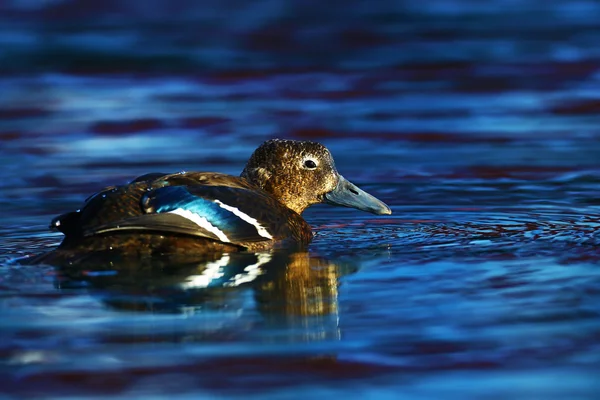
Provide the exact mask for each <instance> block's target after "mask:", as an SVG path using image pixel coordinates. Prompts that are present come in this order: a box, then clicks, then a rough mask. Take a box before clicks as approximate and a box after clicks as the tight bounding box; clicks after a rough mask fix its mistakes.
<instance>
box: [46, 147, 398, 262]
mask: <svg viewBox="0 0 600 400" xmlns="http://www.w3.org/2000/svg"><path fill="white" fill-rule="evenodd" d="M323 202H325V203H331V204H336V205H341V206H345V207H353V208H358V209H361V210H364V211H368V212H372V213H375V214H390V213H391V211H390V209H389V208H388V207H387V206H386V205H385V204H384V203H382V202H381V201H379V200H377V199H376V198H375V197H373V196H371V195H369V194H368V193H366V192H364V191H362V190H361V189H359V188H358V187H356V186H354V185H353V184H351V183H350V182H348V181H347V180H345V179H344V178H343V177H342V176H341V175H340V174H339V173H338V172H337V170H336V169H335V165H334V162H333V158H332V157H331V154H330V153H329V150H327V149H326V148H325V147H324V146H323V145H321V144H319V143H314V142H299V141H292V140H279V139H274V140H270V141H267V142H265V143H264V144H263V145H261V146H260V147H259V148H258V149H257V150H256V151H255V152H254V153H253V155H252V157H251V158H250V160H249V161H248V164H247V165H246V167H245V169H244V170H243V172H242V174H241V176H240V177H235V176H231V175H226V174H221V173H215V172H181V173H175V174H164V173H150V174H146V175H143V176H140V177H138V178H136V179H134V180H133V181H131V182H130V183H128V184H126V185H123V186H112V187H108V188H105V189H104V190H102V191H100V192H99V193H96V194H95V195H93V196H91V197H89V198H88V199H87V200H86V201H85V203H84V205H83V207H82V208H81V209H80V210H77V211H73V212H68V213H65V214H62V215H60V216H58V217H56V218H54V219H53V220H52V222H51V224H50V228H51V229H53V230H58V231H60V232H62V233H64V234H65V238H64V240H63V242H62V243H61V245H60V246H59V247H58V248H57V249H56V250H55V251H54V252H50V258H48V257H44V258H42V259H39V261H41V262H44V261H45V260H48V259H52V258H56V257H57V256H58V257H59V258H61V259H65V257H66V259H69V258H72V257H74V256H75V255H81V254H89V253H94V252H104V253H105V252H112V251H120V252H122V253H127V254H140V255H141V254H144V255H148V254H150V255H152V254H161V255H163V254H178V253H180V254H190V253H193V254H196V255H197V254H203V253H215V254H222V253H226V252H232V251H239V250H249V251H261V250H267V249H271V248H279V247H286V248H289V247H295V248H303V247H306V246H307V245H308V244H309V243H310V241H311V240H312V237H313V234H312V231H311V228H310V226H309V224H308V223H307V222H306V221H305V220H304V219H303V218H302V216H301V213H302V211H304V209H306V208H307V207H308V206H310V205H311V204H315V203H323ZM215 257H216V255H215Z"/></svg>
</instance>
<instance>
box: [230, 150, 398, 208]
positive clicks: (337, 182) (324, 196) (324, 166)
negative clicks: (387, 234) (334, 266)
mask: <svg viewBox="0 0 600 400" xmlns="http://www.w3.org/2000/svg"><path fill="white" fill-rule="evenodd" d="M241 177H242V178H244V179H246V180H247V181H249V182H251V183H252V184H254V185H256V186H259V187H260V188H262V189H263V190H265V191H267V192H269V193H270V194H271V195H273V196H274V197H275V198H277V199H278V200H279V201H281V202H282V203H283V204H285V205H286V206H287V207H288V208H290V209H292V210H294V211H296V212H297V213H298V214H301V213H302V212H303V211H304V210H305V209H306V208H307V207H309V206H310V205H312V204H316V203H328V204H333V205H338V206H344V207H351V208H356V209H359V210H363V211H367V212H370V213H373V214H378V215H383V214H391V213H392V211H391V210H390V208H389V207H388V206H387V205H386V204H385V203H383V202H382V201H380V200H378V199H377V198H375V197H373V196H371V195H370V194H368V193H367V192H365V191H363V190H361V189H359V188H358V187H357V186H355V185H354V184H352V183H351V182H349V181H347V180H346V179H345V178H344V177H343V176H342V175H340V174H339V173H338V171H337V170H336V168H335V163H334V161H333V157H332V156H331V153H330V152H329V150H328V149H327V148H326V147H325V146H323V145H322V144H320V143H315V142H308V141H296V140H282V139H273V140H268V141H266V142H265V143H263V144H262V145H261V146H260V147H259V148H258V149H256V150H255V151H254V153H253V154H252V156H251V157H250V160H248V163H247V164H246V168H244V171H242V174H241Z"/></svg>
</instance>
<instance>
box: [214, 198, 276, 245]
mask: <svg viewBox="0 0 600 400" xmlns="http://www.w3.org/2000/svg"><path fill="white" fill-rule="evenodd" d="M215 203H217V204H218V205H219V206H220V207H221V208H224V209H225V210H227V211H231V212H232V213H233V214H235V215H236V216H238V217H240V218H241V219H242V220H244V221H246V222H247V223H249V224H252V225H254V227H255V228H256V231H257V232H258V234H259V235H260V236H262V237H265V238H267V239H273V236H271V234H270V233H269V232H268V231H267V230H266V229H265V227H264V226H262V225H261V224H260V222H258V221H257V220H256V219H254V218H252V217H251V216H249V215H248V214H246V213H243V212H241V211H240V210H238V209H237V208H235V207H232V206H228V205H227V204H224V203H222V202H221V201H219V200H215Z"/></svg>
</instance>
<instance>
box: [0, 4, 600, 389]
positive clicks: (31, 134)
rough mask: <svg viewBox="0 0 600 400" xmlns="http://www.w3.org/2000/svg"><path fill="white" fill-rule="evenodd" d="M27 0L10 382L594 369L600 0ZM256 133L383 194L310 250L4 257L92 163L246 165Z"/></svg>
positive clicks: (8, 164)
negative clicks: (94, 2) (58, 262)
mask: <svg viewBox="0 0 600 400" xmlns="http://www.w3.org/2000/svg"><path fill="white" fill-rule="evenodd" d="M27 3H28V2H14V6H11V7H8V8H7V9H6V12H9V13H10V14H5V15H14V16H19V18H21V19H20V20H19V21H21V22H20V23H16V22H14V21H13V23H12V24H5V25H4V27H3V28H2V29H3V30H2V36H0V39H1V40H3V43H5V44H6V46H5V47H4V50H3V52H2V53H1V54H0V57H3V60H4V61H5V62H3V64H2V65H4V66H3V67H2V73H1V74H0V89H1V95H0V124H1V125H0V154H1V156H2V173H3V177H2V180H0V190H1V195H0V209H1V210H2V214H1V218H2V220H1V221H2V223H1V226H0V382H2V383H1V385H0V387H1V389H2V392H3V393H5V394H6V395H7V396H15V397H19V396H41V395H46V396H49V397H64V396H68V395H72V396H92V397H93V396H106V395H115V396H120V397H122V398H129V397H130V396H132V395H155V396H159V397H160V396H167V395H169V396H190V397H192V396H193V397H214V396H225V397H236V396H240V397H247V396H249V395H256V396H257V397H261V398H296V397H307V396H319V395H336V396H339V395H344V396H346V397H349V398H353V397H361V398H362V397H367V396H371V397H375V396H377V397H378V398H379V397H382V398H383V397H389V398H403V397H404V398H545V399H552V398H557V399H558V398H589V399H592V398H595V396H596V394H597V393H598V392H599V391H600V384H599V383H598V380H597V376H598V375H599V373H600V269H599V268H598V267H599V262H600V156H599V155H600V130H599V128H598V127H599V126H600V114H599V113H598V111H599V110H600V96H599V95H598V93H600V61H598V56H599V54H600V53H599V51H598V46H597V43H598V42H599V41H600V36H599V35H598V32H597V30H596V29H595V27H596V26H595V25H596V24H597V21H598V18H600V17H599V16H598V15H599V14H600V9H599V8H598V6H597V5H596V4H595V3H593V2H585V1H581V2H577V3H572V2H567V1H564V2H562V1H559V2H553V3H552V4H553V5H552V6H549V5H547V4H546V3H545V2H544V3H542V2H537V1H533V0H531V1H524V2H521V3H522V4H521V6H516V5H515V4H516V3H517V2H510V1H493V2H488V3H489V4H490V5H489V6H483V5H478V4H479V3H477V4H474V3H473V4H471V2H468V1H457V2H450V1H435V2H428V3H427V4H428V5H422V6H410V7H409V6H408V5H405V6H404V8H399V9H395V8H394V7H392V6H391V5H388V6H387V8H386V7H382V8H381V9H378V8H377V7H373V9H370V10H368V11H366V10H363V9H362V8H361V7H360V6H359V5H358V4H356V5H355V4H354V3H353V2H350V3H349V4H350V5H349V6H348V7H347V8H346V9H345V11H344V12H343V13H339V14H336V18H333V19H331V20H330V21H335V22H332V23H326V21H327V20H322V19H320V18H324V17H322V16H321V17H319V16H317V14H316V13H315V12H314V11H311V10H307V9H305V8H303V7H302V6H300V5H296V4H295V3H294V2H290V3H289V4H291V5H294V6H289V8H283V9H279V8H277V7H275V6H274V5H273V4H271V5H268V4H267V3H269V2H261V3H260V4H263V8H261V10H262V11H260V12H259V11H256V10H254V11H253V13H251V14H248V12H247V10H246V11H244V10H243V9H242V8H243V7H242V8H240V9H239V10H238V11H236V12H232V13H231V14H229V17H228V18H229V20H230V23H229V24H223V23H221V22H219V21H221V18H224V17H219V15H222V11H219V6H218V5H213V6H211V7H212V8H210V10H211V11H210V13H208V14H205V13H202V12H200V11H195V9H194V8H190V7H191V6H189V5H187V8H185V7H183V6H182V7H183V8H182V10H183V11H181V10H180V11H178V9H177V7H174V9H172V10H170V12H172V13H173V14H172V15H173V16H174V17H173V18H174V21H175V22H177V24H175V22H169V23H164V24H163V25H161V24H157V23H156V21H157V20H158V21H160V13H161V12H162V11H160V10H157V11H156V14H152V13H150V14H144V13H141V12H139V9H135V7H134V8H133V9H128V10H124V11H123V10H120V12H122V13H123V14H122V15H124V16H126V17H127V16H129V19H127V18H125V17H124V19H120V18H117V17H114V15H117V14H114V13H113V12H114V11H115V10H113V8H115V7H116V8H118V7H119V6H116V5H110V4H109V5H106V6H98V9H96V10H91V11H90V10H87V9H86V8H85V7H79V8H78V7H75V6H73V7H72V8H69V9H68V10H70V11H69V12H67V11H68V10H67V11H66V9H61V8H60V7H61V2H47V4H46V5H45V6H44V7H46V8H39V9H37V8H35V7H33V8H30V7H29V6H27V7H26V6H25V4H27ZM63 3H65V4H68V3H72V4H79V2H63ZM183 3H184V2H182V3H181V4H183ZM357 3H358V2H357ZM513 3H515V4H513ZM131 4H137V3H136V2H132V3H131ZM269 4H270V3H269ZM410 4H413V2H411V3H410ZM238 6H239V5H238ZM40 7H41V6H40ZM103 7H104V8H103ZM239 7H241V6H239ZM331 7H333V6H331ZM57 10H58V11H57ZM189 10H192V11H189ZM163 11H164V10H163ZM188 11H189V15H188V17H189V19H186V18H185V16H186V15H187V12H188ZM87 13H93V15H96V16H97V18H96V19H87V20H85V18H91V17H90V16H89V15H88V14H87ZM128 13H129V14H128ZM290 13H291V14H290ZM323 13H324V15H329V16H331V15H333V14H334V13H335V9H333V8H329V7H324V8H323ZM194 15H195V16H196V17H194ZM198 15H201V16H204V17H202V18H206V20H207V21H213V24H212V25H211V24H209V25H203V24H198V22H197V21H198V20H197V19H194V18H201V17H199V16H198ZM249 15H252V17H250V16H249ZM289 15H294V18H289ZM57 16H60V18H58V17H57ZM111 16H113V17H111ZM244 16H245V18H244ZM176 17H177V18H176ZM358 17H360V18H359V19H360V20H361V21H362V25H360V26H358V27H357V26H356V24H355V21H356V20H357V18H358ZM61 18H62V19H61ZM178 18H179V19H178ZM78 20H80V21H81V20H85V21H92V20H93V21H96V22H95V23H93V24H92V23H89V24H88V23H86V24H83V23H76V21H78ZM65 21H66V22H65ZM277 21H287V22H289V24H288V23H282V22H279V23H276V22H277ZM290 21H292V22H290ZM511 21H512V23H511ZM317 28H318V29H317ZM194 29H199V32H200V33H203V32H207V31H211V29H218V32H219V35H217V34H215V37H219V38H221V40H220V41H219V40H214V41H209V40H206V39H205V36H202V35H201V34H200V33H198V37H196V36H193V35H191V33H192V32H194ZM315 32H320V33H319V34H318V35H317V34H316V33H315ZM311 35H313V36H311ZM314 35H316V36H314ZM319 35H322V36H319ZM42 38H44V40H45V41H41V40H42ZM282 38H284V39H285V40H284V39H282ZM286 40H293V41H294V43H295V47H294V49H295V50H294V51H291V50H289V49H288V47H287V46H286V43H287V42H286ZM144 43H153V46H147V45H146V46H144V45H143V44H144ZM319 43H320V46H321V47H319V46H317V44H319ZM194 49H195V50H194ZM192 50H194V51H192ZM57 54H58V55H60V57H57V56H56V55H57ZM167 55H168V56H169V57H170V58H165V57H167ZM9 61H10V62H9ZM273 137H286V138H292V139H302V140H304V139H307V140H318V141H320V142H322V143H324V144H326V145H327V146H328V147H329V148H330V149H331V151H332V153H333V155H334V157H335V160H336V163H337V167H338V169H339V171H340V172H341V173H342V174H343V175H344V176H345V177H346V178H348V179H350V180H352V181H353V182H354V183H356V184H357V185H359V186H360V187H361V188H363V189H365V190H367V191H368V192H370V193H373V194H374V195H376V196H377V197H379V198H381V199H382V200H383V201H385V202H386V203H387V204H389V205H390V206H391V208H392V210H393V214H392V215H391V216H389V217H388V216H385V217H377V216H372V215H369V214H364V213H360V212H358V211H356V210H349V209H343V208H334V207H330V206H325V205H323V206H315V207H313V208H311V209H309V210H308V211H306V213H305V218H306V219H307V220H308V221H309V222H310V223H311V224H312V225H313V227H314V230H315V232H316V236H315V240H314V242H313V244H312V245H311V247H310V248H309V250H308V252H306V253H299V254H285V253H283V254H269V255H268V260H267V261H265V260H266V258H264V257H265V255H262V257H263V258H262V259H260V257H261V255H254V254H249V255H237V256H235V255H231V256H229V258H228V259H219V260H213V261H211V262H212V264H210V265H208V264H207V262H196V263H195V264H194V263H191V264H185V265H179V264H178V265H177V268H173V265H171V264H169V263H166V264H164V265H163V264H161V262H162V261H160V262H159V261H154V262H150V263H149V264H144V265H142V266H140V265H137V267H139V268H137V267H136V265H135V264H132V263H130V262H124V263H119V262H117V261H115V260H111V261H112V262H113V264H112V265H110V263H108V264H107V263H103V264H102V263H100V264H91V263H90V264H86V265H85V266H82V267H81V268H80V267H77V268H71V269H69V268H66V269H64V268H63V269H61V268H54V267H52V266H36V267H24V266H19V265H16V264H14V263H13V262H11V261H10V260H13V259H14V258H16V257H22V256H27V255H33V254H37V253H40V252H43V251H46V250H47V249H51V248H53V247H54V246H56V245H57V244H58V243H59V242H60V240H61V235H60V234H57V233H51V232H49V230H48V229H47V226H48V223H49V221H50V219H51V218H52V217H54V216H55V215H58V214H59V213H62V212H65V211H69V210H73V209H77V208H78V207H79V206H80V205H81V203H82V201H83V200H84V199H85V198H86V197H87V196H88V195H89V194H91V193H93V192H95V191H97V190H99V189H101V188H102V187H104V186H106V185H111V184H121V183H125V182H127V181H129V180H131V179H132V178H133V177H135V176H137V175H140V174H143V173H146V172H151V171H165V172H174V171H181V170H187V171H190V170H205V171H220V172H226V173H231V174H239V172H240V171H241V170H242V168H243V166H244V163H245V161H246V159H247V158H248V157H249V155H250V154H251V152H252V150H253V149H254V148H255V147H257V146H258V145H259V144H260V143H261V142H262V141H264V140H266V139H269V138H273ZM261 260H262V261H261ZM261 262H263V263H262V264H261V265H259V266H258V267H257V268H249V269H247V267H248V266H249V265H250V266H252V265H255V266H256V265H257V264H260V263H261ZM170 267H171V268H170ZM144 268H146V269H144ZM207 270H208V271H212V275H211V277H214V276H216V275H219V277H218V278H216V279H215V280H211V279H209V278H208V277H207V276H208V273H207V272H206V271H207ZM165 271H166V272H165ZM215 271H216V275H215ZM256 271H260V272H256ZM236 279H237V280H236ZM243 280H245V283H242V281H243ZM209 283H210V284H209Z"/></svg>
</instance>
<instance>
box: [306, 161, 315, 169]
mask: <svg viewBox="0 0 600 400" xmlns="http://www.w3.org/2000/svg"><path fill="white" fill-rule="evenodd" d="M304 168H307V169H315V168H317V163H316V162H314V161H313V160H310V159H308V160H305V161H304Z"/></svg>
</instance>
